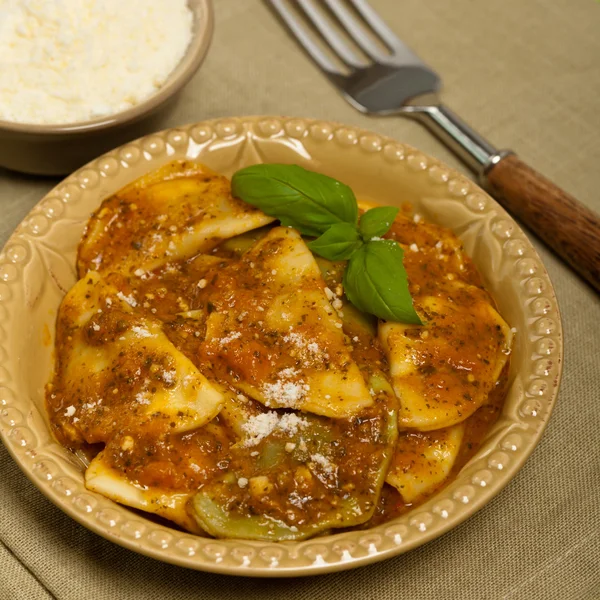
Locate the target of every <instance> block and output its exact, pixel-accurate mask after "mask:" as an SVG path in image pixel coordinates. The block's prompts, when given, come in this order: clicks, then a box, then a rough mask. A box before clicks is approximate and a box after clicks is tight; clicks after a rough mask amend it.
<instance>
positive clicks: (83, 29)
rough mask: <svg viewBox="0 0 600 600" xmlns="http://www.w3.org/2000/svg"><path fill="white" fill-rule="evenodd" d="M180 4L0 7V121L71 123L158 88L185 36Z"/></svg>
mask: <svg viewBox="0 0 600 600" xmlns="http://www.w3.org/2000/svg"><path fill="white" fill-rule="evenodd" d="M192 21H193V15H192V12H191V10H190V9H189V7H188V4H187V2H186V0H127V2H123V1H122V0H103V1H102V2H97V0H61V1H60V2H57V1H51V0H27V1H26V2H24V1H23V0H2V2H0V23H1V25H2V26H1V27H0V57H1V63H2V66H1V68H0V119H6V120H9V121H16V122H19V123H38V124H58V123H74V122H77V121H85V120H88V119H92V118H96V117H102V116H106V115H110V114H114V113H116V112H119V111H122V110H126V109H128V108H131V107H132V106H135V105H136V104H139V103H140V102H141V101H143V100H144V99H145V98H147V97H148V96H150V95H152V94H153V93H155V92H156V91H157V90H158V89H160V88H161V87H162V86H163V84H164V83H165V81H166V79H167V78H168V76H169V74H170V73H171V72H172V71H173V69H174V68H175V67H176V66H177V64H178V63H179V61H180V60H181V58H182V57H183V55H184V53H185V50H186V48H187V46H188V44H189V42H190V39H191V36H192Z"/></svg>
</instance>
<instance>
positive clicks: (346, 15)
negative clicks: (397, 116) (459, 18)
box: [270, 0, 440, 114]
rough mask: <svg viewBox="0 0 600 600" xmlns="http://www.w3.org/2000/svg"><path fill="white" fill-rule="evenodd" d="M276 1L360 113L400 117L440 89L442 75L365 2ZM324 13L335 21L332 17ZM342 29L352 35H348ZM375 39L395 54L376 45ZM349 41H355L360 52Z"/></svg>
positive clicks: (279, 10) (312, 56)
mask: <svg viewBox="0 0 600 600" xmlns="http://www.w3.org/2000/svg"><path fill="white" fill-rule="evenodd" d="M270 2H271V4H272V6H273V7H274V8H275V10H276V11H277V12H278V13H279V15H280V16H281V18H282V19H283V21H284V22H285V23H286V25H287V26H288V27H289V29H290V30H291V31H292V33H293V34H294V35H295V37H296V39H297V40H298V41H299V42H300V44H301V45H302V46H303V48H304V49H305V50H306V51H307V52H308V54H309V55H310V56H311V58H312V59H313V60H314V61H315V62H316V63H317V65H318V66H319V67H320V68H321V69H322V70H323V71H324V72H325V73H326V74H327V76H328V77H329V78H330V79H331V80H332V82H333V83H335V85H336V86H337V87H338V88H339V89H340V90H341V91H342V92H343V93H344V94H346V96H347V99H348V100H349V101H350V102H352V104H354V106H356V107H357V108H358V109H359V110H362V111H364V112H370V113H378V114H385V113H388V114H390V113H394V112H398V111H399V109H400V108H401V107H402V106H403V105H405V104H406V103H407V102H409V101H410V100H411V99H413V98H415V97H418V96H420V95H423V94H427V93H433V92H436V91H437V90H438V88H439V87H440V79H439V77H438V76H437V74H436V73H435V72H433V71H432V70H431V69H430V68H429V67H427V65H425V64H424V63H423V62H422V61H421V59H419V57H418V56H416V55H415V54H414V53H413V52H412V51H411V50H410V48H408V47H407V46H406V45H405V44H404V43H403V42H402V41H401V40H400V39H399V38H398V37H397V36H396V35H395V34H394V32H393V31H392V30H391V29H390V28H389V27H388V26H387V25H386V24H385V22H384V21H383V20H382V19H381V18H380V17H379V16H378V15H377V13H376V12H375V11H374V10H373V9H372V8H371V6H369V4H367V2H365V1H364V0H346V1H343V0H322V1H321V2H315V1H314V0H270ZM294 7H295V8H294ZM323 9H325V10H326V11H327V12H328V13H329V15H330V16H331V17H333V18H327V15H326V13H325V11H324V10H323ZM303 21H304V22H303ZM336 23H337V25H339V27H336ZM307 24H309V25H311V26H312V29H313V30H314V32H316V33H318V34H319V36H320V37H321V38H322V40H323V41H324V42H326V44H327V46H328V47H329V48H330V50H331V52H332V53H333V54H334V56H335V57H337V58H338V59H339V60H340V61H341V62H342V63H343V64H344V65H345V66H346V67H347V72H346V73H344V72H343V71H342V70H341V69H340V68H339V66H338V65H336V64H335V63H334V61H332V60H331V58H330V56H328V54H327V52H325V51H324V50H323V49H322V48H321V46H320V45H319V44H318V43H317V42H316V41H315V37H314V35H313V32H312V31H311V30H310V28H309V27H307ZM339 28H341V29H342V30H343V31H345V33H346V34H347V36H342V35H341V34H340V30H339ZM367 28H368V29H367ZM369 33H372V34H373V35H369ZM374 37H375V39H377V40H379V41H380V42H381V45H383V47H385V48H387V49H389V51H388V52H386V51H385V50H383V49H382V47H381V45H380V44H377V43H375V42H374V40H373V38H374ZM348 38H349V39H350V40H352V42H354V44H355V46H354V47H353V44H352V43H350V42H349V41H348ZM357 48H358V49H359V50H360V51H362V52H361V53H364V55H366V57H368V60H367V61H366V60H365V59H364V56H361V55H360V54H361V53H357V52H356V49H357Z"/></svg>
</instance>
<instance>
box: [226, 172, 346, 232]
mask: <svg viewBox="0 0 600 600" xmlns="http://www.w3.org/2000/svg"><path fill="white" fill-rule="evenodd" d="M231 192H232V194H233V195H234V196H236V197H237V198H241V199H242V200H243V201H244V202H247V203H248V204H252V206H256V207H257V208H260V210H262V211H263V212H264V213H265V214H267V215H269V216H271V217H276V218H277V219H279V221H280V222H281V224H282V225H285V226H287V227H293V228H294V229H297V230H298V231H299V232H300V233H301V234H303V235H310V236H314V237H317V236H319V235H321V234H322V233H325V231H327V229H329V227H331V226H332V225H335V224H337V223H350V224H351V225H354V226H356V223H357V221H358V205H357V203H356V198H355V197H354V192H353V191H352V190H351V189H350V188H349V187H348V186H347V185H344V184H343V183H341V182H339V181H337V180H336V179H332V178H331V177H327V175H321V174H320V173H315V172H313V171H307V170H306V169H303V168H302V167H299V166H297V165H271V164H269V165H253V166H252V167H246V168H245V169H241V170H240V171H237V172H236V173H234V175H233V177H232V179H231Z"/></svg>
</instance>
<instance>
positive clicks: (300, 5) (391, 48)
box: [268, 0, 501, 175]
mask: <svg viewBox="0 0 600 600" xmlns="http://www.w3.org/2000/svg"><path fill="white" fill-rule="evenodd" d="M268 2H269V3H270V4H271V6H272V7H273V8H274V9H275V11H276V12H277V13H278V15H279V16H280V17H281V19H282V20H283V21H284V23H285V24H286V25H287V27H288V28H289V29H290V31H291V32H292V34H293V35H294V36H295V38H296V39H297V41H298V42H299V43H300V45H301V46H302V47H303V48H304V49H305V50H306V52H307V53H308V54H309V55H310V57H311V58H312V59H313V60H314V61H315V63H316V64H317V65H318V66H319V67H320V68H321V70H322V71H323V72H324V73H325V74H326V75H327V77H328V78H329V79H330V81H331V82H332V83H333V84H334V85H335V86H336V87H337V88H338V90H339V91H340V92H341V93H342V94H343V96H344V97H345V98H346V100H347V101H348V102H350V103H351V104H352V105H353V106H354V107H355V108H357V109H358V110H361V111H362V112H366V113H370V114H377V115H392V114H401V115H406V116H411V117H413V118H416V119H418V120H419V121H421V122H422V123H423V124H424V125H426V126H427V127H428V128H429V129H431V131H432V132H433V133H434V134H436V135H437V136H438V137H440V138H441V140H442V141H443V142H445V143H446V144H448V145H449V146H450V147H451V148H452V149H453V150H454V151H455V152H456V153H457V154H458V155H459V156H460V157H461V158H462V159H463V160H464V161H465V162H466V163H467V164H468V165H469V166H470V167H471V168H473V170H475V171H476V172H477V173H479V174H480V175H482V174H483V173H484V172H485V170H486V168H487V167H488V166H489V165H490V164H494V161H495V160H497V159H498V157H500V156H501V153H499V152H498V151H497V150H496V149H495V148H494V147H493V146H492V145H491V144H490V143H489V142H487V141H486V140H484V139H483V138H482V137H481V136H479V135H478V134H477V133H476V132H475V131H473V129H471V128H470V127H469V125H467V124H466V123H465V122H464V121H462V120H461V119H460V118H459V117H458V116H457V115H456V114H454V113H453V112H452V111H450V110H449V109H448V108H447V107H445V106H442V105H441V104H440V103H439V101H438V100H437V97H436V93H437V91H438V90H439V88H440V87H441V79H440V78H439V76H438V75H437V73H435V72H434V71H433V70H432V69H431V68H430V67H428V66H427V65H426V64H425V63H424V62H423V61H422V60H421V59H420V58H419V57H418V56H417V55H416V54H414V53H413V52H412V51H411V50H410V48H408V46H406V45H405V44H404V43H403V42H402V40H400V39H399V38H398V37H397V36H396V35H395V34H394V32H393V31H392V30H391V29H390V28H389V27H388V26H387V25H386V24H385V22H384V21H383V20H382V19H381V17H379V15H378V14H377V13H376V12H375V10H373V8H372V7H371V6H370V5H369V4H368V3H367V2H366V0H268Z"/></svg>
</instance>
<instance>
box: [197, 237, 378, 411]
mask: <svg viewBox="0 0 600 600" xmlns="http://www.w3.org/2000/svg"><path fill="white" fill-rule="evenodd" d="M207 282H210V283H209V284H208V283H207V287H206V288H205V292H206V296H205V297H206V306H208V307H210V312H209V313H208V315H207V320H206V339H205V342H204V344H203V346H202V353H203V354H204V356H205V359H206V361H207V362H208V363H210V365H211V367H212V369H213V370H214V373H215V375H216V376H217V378H220V379H223V380H225V381H227V382H228V383H230V384H231V385H233V386H235V387H236V388H238V389H239V390H241V391H243V392H244V393H246V394H248V395H249V396H250V397H252V398H254V399H255V400H258V401H259V402H261V403H262V404H264V405H265V406H266V407H268V408H293V409H298V410H302V411H305V412H312V413H315V414H318V415H324V416H328V417H333V418H344V417H349V416H352V415H354V414H356V413H358V412H359V411H360V410H362V409H363V408H366V407H368V406H370V405H371V404H372V403H373V399H372V397H371V395H370V393H369V390H368V388H367V386H366V384H365V381H364V378H363V376H362V375H361V373H360V370H359V368H358V367H357V365H356V363H355V362H354V360H353V359H352V357H351V348H350V347H349V346H348V345H347V344H346V341H345V338H344V332H343V330H342V327H343V324H342V321H341V320H340V318H339V317H338V315H337V314H336V312H335V310H334V309H333V308H332V306H331V304H330V302H329V300H328V297H327V294H326V291H327V290H326V286H325V283H324V281H323V278H322V276H321V273H320V271H319V267H318V265H317V263H316V261H315V259H314V258H313V256H312V254H311V252H310V251H309V249H308V247H307V246H306V244H305V243H304V241H303V240H302V238H301V237H300V235H299V234H298V232H297V231H295V230H293V229H290V228H286V227H276V228H274V229H272V230H271V231H270V232H269V233H268V234H267V235H266V236H265V237H263V238H262V239H261V240H259V241H258V242H257V243H256V244H255V245H254V246H252V247H251V248H250V249H249V250H248V251H247V252H246V253H244V254H243V255H242V256H241V258H240V260H238V261H235V262H233V263H232V264H230V265H227V266H225V267H224V268H221V269H218V270H216V271H214V272H213V273H212V274H210V275H209V276H208V277H207Z"/></svg>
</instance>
